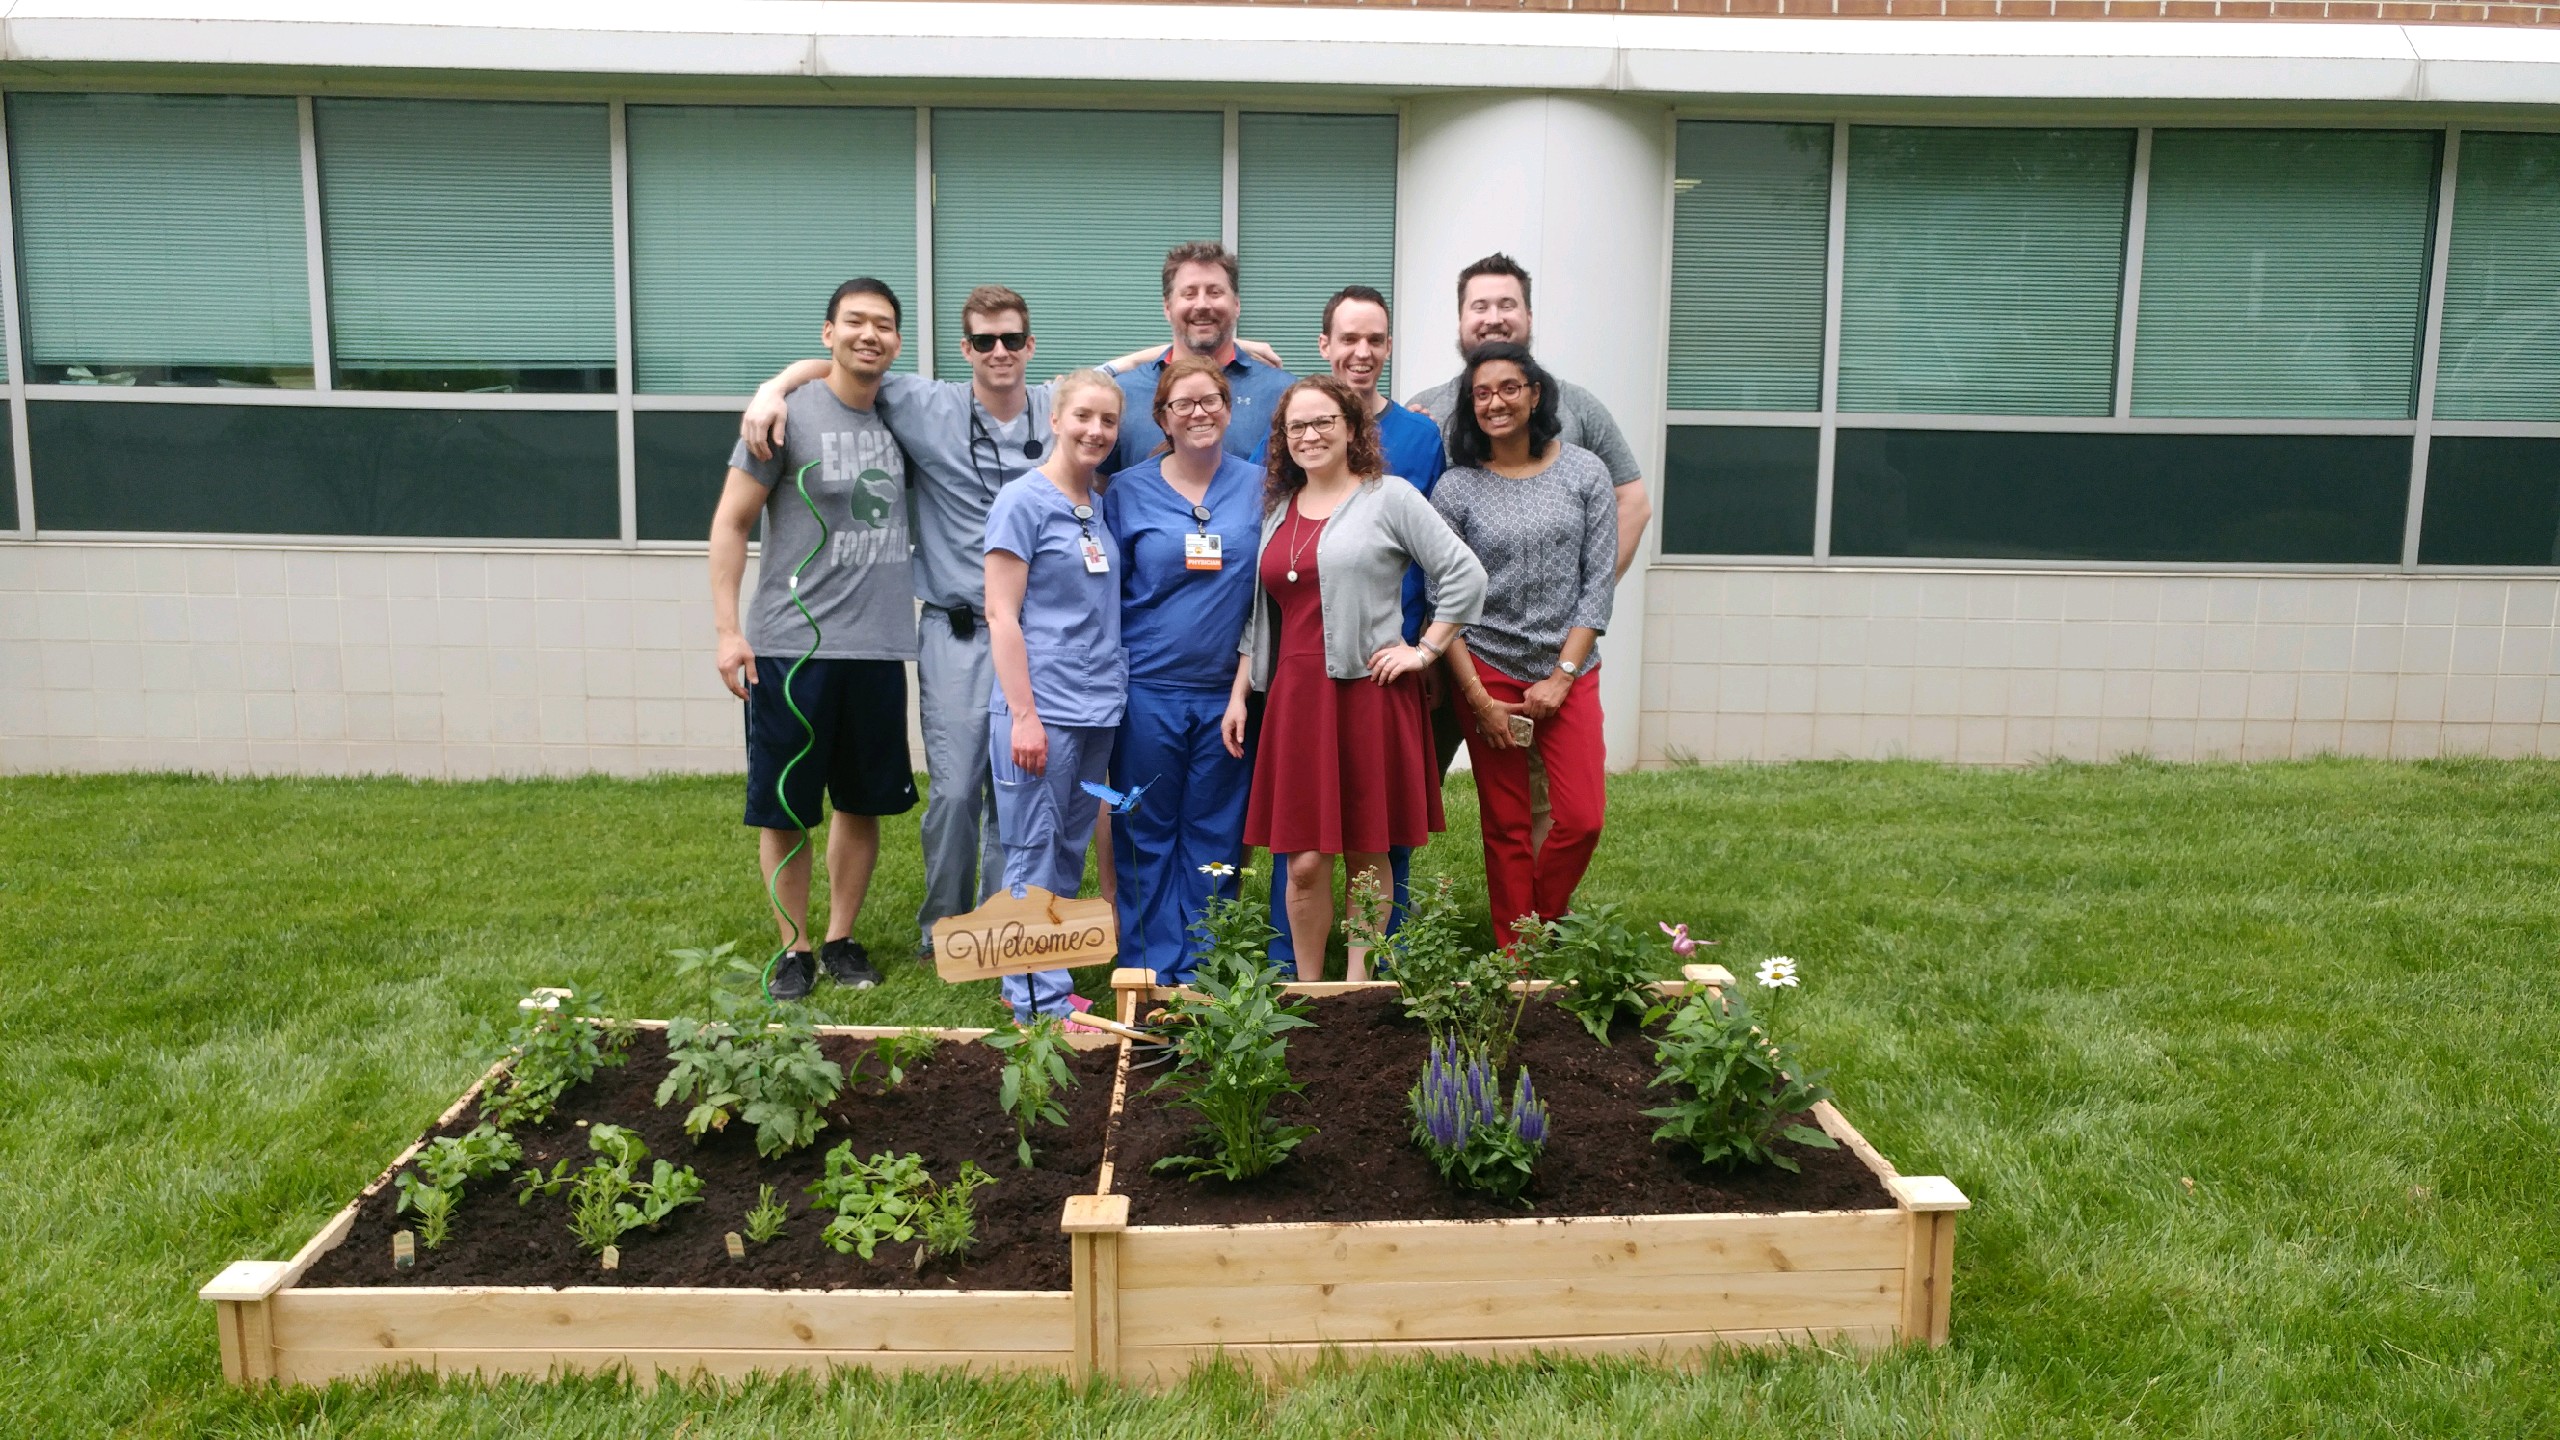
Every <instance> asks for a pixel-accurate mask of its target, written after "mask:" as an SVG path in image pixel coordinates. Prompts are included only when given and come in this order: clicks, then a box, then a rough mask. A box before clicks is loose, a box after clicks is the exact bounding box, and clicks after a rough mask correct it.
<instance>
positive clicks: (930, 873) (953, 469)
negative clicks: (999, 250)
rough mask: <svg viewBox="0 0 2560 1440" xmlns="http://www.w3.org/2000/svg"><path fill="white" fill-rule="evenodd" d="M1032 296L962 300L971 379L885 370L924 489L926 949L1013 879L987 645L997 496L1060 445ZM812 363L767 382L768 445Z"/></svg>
mask: <svg viewBox="0 0 2560 1440" xmlns="http://www.w3.org/2000/svg"><path fill="white" fill-rule="evenodd" d="M1032 349H1033V342H1032V339H1031V306H1030V302H1028V301H1026V300H1024V299H1023V298H1022V297H1021V296H1020V295H1018V294H1016V293H1015V292H1013V291H1012V290H1009V289H1006V288H1005V287H1004V286H1002V285H981V286H979V287H978V288H977V289H975V290H972V291H970V292H969V298H968V299H967V300H966V301H964V302H962V304H961V307H960V353H961V358H962V359H964V360H967V361H968V362H969V373H970V378H969V382H968V383H967V384H965V385H964V384H961V383H959V382H957V381H941V380H927V379H924V378H923V377H921V376H917V375H898V374H892V375H888V376H885V377H883V378H882V380H881V384H880V397H879V400H878V402H877V403H878V408H879V413H880V417H881V418H882V419H883V420H885V421H887V422H888V425H889V433H890V434H892V435H894V436H896V437H897V440H898V448H899V449H901V450H903V451H905V452H906V456H907V474H908V477H909V480H910V482H911V483H910V485H909V487H908V488H909V493H910V494H912V495H913V496H914V497H915V522H914V527H913V528H914V532H915V581H916V598H917V599H918V600H921V601H923V602H924V610H923V614H922V616H921V617H920V618H919V620H918V622H917V624H918V633H917V636H916V709H917V714H918V717H919V719H920V721H921V726H922V729H923V731H924V768H925V775H926V778H927V779H928V780H929V781H930V785H929V787H928V789H927V791H926V794H925V807H924V908H923V909H922V910H921V911H919V912H918V913H917V915H916V922H917V924H918V926H919V927H920V928H921V929H922V931H923V939H922V940H921V941H920V942H919V945H918V952H919V953H920V954H930V953H931V950H932V945H933V939H932V937H933V924H934V922H935V921H937V920H940V919H942V918H944V917H945V916H949V915H959V914H964V913H966V912H968V911H970V910H974V909H976V908H977V907H978V906H979V905H980V904H981V903H983V902H984V901H985V900H986V899H988V898H989V897H990V896H992V895H994V894H995V893H996V891H997V890H998V889H999V888H1001V886H1002V884H1003V881H1004V847H1003V845H1002V843H1001V842H1000V841H999V840H998V838H997V835H996V809H995V775H994V773H993V770H992V761H991V760H990V759H989V752H988V750H987V723H988V721H987V695H988V692H989V691H990V690H992V689H993V688H994V685H995V662H994V660H993V658H992V656H991V655H990V653H989V650H988V646H987V627H986V607H987V582H986V573H987V571H986V545H987V507H988V506H989V505H990V504H992V503H994V501H995V495H996V491H998V490H1000V489H1002V488H1003V487H1004V483H1005V482H1006V481H1008V480H1010V479H1012V478H1013V477H1014V476H1016V475H1019V474H1021V473H1022V472H1023V471H1025V470H1028V469H1030V468H1032V467H1033V466H1035V465H1038V464H1039V463H1040V459H1041V457H1042V456H1044V455H1046V454H1047V453H1048V447H1049V445H1050V443H1051V439H1050V435H1049V387H1048V386H1046V385H1025V384H1024V383H1023V377H1024V375H1025V373H1026V372H1027V371H1028V369H1029V367H1030V361H1031V352H1032ZM827 364H828V362H826V361H824V360H802V361H799V362H796V363H794V364H793V365H791V366H790V367H789V368H787V369H785V370H784V371H783V372H782V373H781V374H779V375H777V376H775V377H774V378H773V379H771V380H768V381H766V382H765V383H764V384H763V385H762V386H760V387H758V388H757V390H756V398H755V403H754V404H753V405H751V406H749V407H748V409H747V413H746V416H745V417H744V419H742V420H741V421H740V422H739V431H740V433H741V435H743V436H744V438H745V440H746V442H747V446H748V448H749V449H750V450H753V451H755V453H757V454H758V455H762V454H763V453H765V449H766V448H767V447H770V446H775V445H779V444H780V443H781V441H782V434H783V399H784V397H785V396H787V395H788V394H789V393H790V392H791V391H792V390H793V389H795V388H797V387H798V386H800V385H803V384H806V383H808V382H809V381H811V380H815V379H819V378H821V377H823V376H824V375H825V374H826V373H827Z"/></svg>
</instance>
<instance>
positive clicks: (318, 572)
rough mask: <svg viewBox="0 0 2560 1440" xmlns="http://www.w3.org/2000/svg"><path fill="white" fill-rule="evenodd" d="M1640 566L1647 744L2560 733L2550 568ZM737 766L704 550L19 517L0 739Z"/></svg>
mask: <svg viewBox="0 0 2560 1440" xmlns="http://www.w3.org/2000/svg"><path fill="white" fill-rule="evenodd" d="M1646 594H1647V603H1648V609H1649V612H1650V613H1649V615H1648V619H1647V623H1646V625H1645V627H1644V651H1645V654H1644V660H1645V673H1644V676H1643V685H1642V695H1643V704H1644V710H1643V714H1642V717H1641V722H1640V725H1639V737H1638V739H1639V755H1640V759H1641V760H1642V762H1643V763H1647V764H1662V763H1666V762H1669V761H1673V760H1677V759H1679V758H1682V757H1694V758H1696V759H1700V760H1743V759H1748V760H1789V759H1806V758H1831V757H1839V756H1892V755H1908V756H1914V757H1920V758H1927V759H1937V760H1950V761H1957V762H1961V763H1966V764H1990V765H2024V764H2032V763H2035V762H2037V761H2039V760H2044V759H2048V758H2053V757H2066V758H2072V759H2082V760H2097V759H2108V758H2113V757H2115V756H2118V755H2123V754H2128V753H2137V752H2138V753H2143V754H2149V755H2152V756H2155V757H2157V758H2160V759H2166V760H2185V759H2207V758H2249V759H2256V758H2263V757H2286V756H2300V755H2311V754H2320V753H2331V752H2335V753H2346V754H2357V755H2377V756H2403V757H2406V756H2423V755H2439V754H2457V753H2478V754H2490V755H2545V756H2560V676H2556V675H2555V669H2554V666H2555V661H2556V660H2560V636H2555V633H2554V622H2555V618H2560V580H2537V579H2470V578H2442V577H2399V576H2385V577H2356V576H2340V577H2329V576H2301V575H2260V576H2242V575H2106V574H2096V573H2072V574H2055V573H2051V572H2041V573H2020V572H1973V573H1949V572H1944V571H1926V572H1919V571H1874V570H1831V571H1812V570H1794V571H1780V570H1767V569H1763V570H1752V569H1742V568H1736V569H1715V568H1708V567H1691V566H1661V567H1656V568H1655V569H1654V570H1653V571H1652V572H1651V574H1650V575H1649V576H1648V581H1647V587H1646ZM910 744H911V745H913V746H915V747H916V748H915V753H916V754H917V755H918V756H919V758H920V757H921V755H922V749H921V745H920V743H919V742H917V741H915V740H914V739H913V737H912V733H911V738H910ZM742 765H743V753H742V750H741V746H740V740H739V721H738V709H737V704H736V702H735V701H733V700H731V699H730V698H729V695H728V693H727V692H726V691H725V690H723V689H721V688H720V684H719V681H718V680H717V678H716V677H714V676H713V674H712V672H711V602H710V599H709V595H708V586H707V583H706V577H705V573H704V564H703V559H702V556H701V555H700V554H699V553H692V554H686V553H671V552H645V551H643V552H633V551H593V552H577V553H551V552H545V553H525V552H519V551H494V552H472V551H408V550H400V551H385V550H380V549H371V550H367V549H327V548H318V547H291V548H284V547H272V546H269V547H258V546H226V545H143V544H131V545H104V544H77V543H68V542H57V541H42V542H38V543H35V544H27V543H23V542H8V541H0V770H8V771H30V770H100V769H145V768H174V769H189V770H203V771H214V772H251V773H320V774H341V773H399V774H406V775H416V776H451V777H457V778H461V777H476V776H487V775H511V774H575V773H584V772H590V771H603V772H607V773H613V774H639V773H646V772H651V771H665V770H691V771H715V772H723V771H734V770H737V769H739V768H741V767H742Z"/></svg>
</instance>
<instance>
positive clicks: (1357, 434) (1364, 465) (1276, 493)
mask: <svg viewBox="0 0 2560 1440" xmlns="http://www.w3.org/2000/svg"><path fill="white" fill-rule="evenodd" d="M1305 390H1312V391H1315V392H1316V393H1317V394H1320V395H1322V396H1324V397H1325V398H1326V399H1328V400H1331V401H1332V402H1333V403H1334V405H1335V406H1336V407H1337V408H1338V409H1340V410H1341V411H1342V418H1343V422H1344V423H1345V424H1347V425H1348V426H1349V427H1350V431H1351V433H1350V434H1349V435H1348V436H1347V437H1346V443H1345V445H1344V454H1343V459H1344V460H1345V461H1346V462H1348V463H1349V465H1350V469H1351V473H1352V474H1353V475H1354V476H1356V477H1358V478H1359V479H1361V480H1371V479H1375V478H1376V477H1378V476H1379V475H1382V474H1385V473H1386V469H1387V462H1386V459H1385V457H1384V456H1383V455H1382V454H1381V453H1380V452H1379V449H1378V419H1377V417H1376V416H1374V415H1371V414H1370V413H1369V407H1368V406H1367V405H1365V404H1362V403H1361V400H1360V397H1359V396H1358V395H1356V394H1354V393H1353V392H1352V389H1351V387H1350V386H1349V385H1346V384H1344V383H1343V382H1341V381H1339V380H1336V379H1335V378H1333V377H1332V376H1330V375H1310V376H1308V377H1307V378H1306V379H1304V380H1301V381H1299V382H1298V383H1297V384H1295V385H1292V386H1290V387H1289V388H1288V389H1286V390H1283V391H1281V392H1280V398H1279V400H1278V401H1277V402H1276V403H1274V404H1273V405H1272V407H1271V444H1270V446H1269V447H1268V453H1269V456H1270V458H1269V460H1268V461H1266V462H1265V463H1266V467H1267V468H1266V469H1265V471H1264V474H1263V480H1262V508H1263V511H1264V513H1266V514H1267V513H1269V512H1270V511H1273V510H1277V509H1279V508H1280V507H1281V506H1283V505H1286V504H1287V503H1289V501H1290V500H1291V499H1293V498H1295V497H1296V495H1297V493H1298V492H1299V491H1301V490H1304V489H1305V488H1307V472H1306V471H1305V470H1304V469H1302V468H1300V466H1299V464H1298V462H1297V459H1296V457H1294V456H1292V455H1291V454H1290V453H1289V402H1290V401H1292V400H1295V399H1296V398H1298V394H1299V392H1301V391H1305Z"/></svg>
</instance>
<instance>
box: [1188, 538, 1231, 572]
mask: <svg viewBox="0 0 2560 1440" xmlns="http://www.w3.org/2000/svg"><path fill="white" fill-rule="evenodd" d="M1226 543H1227V537H1226V536H1224V535H1216V534H1211V535H1203V534H1201V533H1200V532H1198V531H1196V530H1195V531H1192V532H1191V533H1190V534H1187V535H1185V536H1183V537H1182V568H1183V569H1185V570H1219V569H1223V568H1225V566H1226V563H1227V561H1226Z"/></svg>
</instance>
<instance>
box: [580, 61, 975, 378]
mask: <svg viewBox="0 0 2560 1440" xmlns="http://www.w3.org/2000/svg"><path fill="white" fill-rule="evenodd" d="M623 124H624V133H625V137H626V140H627V143H628V144H629V147H630V162H631V327H632V368H633V370H634V371H635V372H636V373H635V374H634V376H633V384H634V386H635V387H636V388H638V389H640V390H642V391H646V392H649V393H652V394H673V395H743V394H745V393H747V392H748V391H751V390H753V389H754V388H755V387H756V384H757V383H758V382H759V381H761V380H763V379H764V378H765V377H767V376H769V375H771V374H772V373H773V372H774V371H776V370H779V369H780V368H782V367H783V366H784V365H787V364H789V363H790V362H792V361H794V360H798V359H801V358H803V357H806V356H814V355H817V354H819V353H821V352H820V348H819V345H818V326H819V324H820V322H821V321H822V320H824V318H825V311H826V308H827V296H828V295H830V294H832V293H833V292H834V290H835V288H836V286H838V285H840V284H842V283H843V282H845V281H847V280H850V279H852V278H853V277H854V276H856V275H870V276H873V277H875V278H877V279H880V280H885V281H887V282H888V284H889V288H891V289H893V290H895V291H897V292H898V298H899V300H900V301H902V302H903V303H904V305H905V307H906V315H907V320H908V324H907V326H906V338H907V348H906V349H905V351H903V352H902V353H901V354H900V355H899V356H898V364H897V368H898V369H900V370H913V369H915V368H916V361H917V358H918V357H917V355H916V353H915V343H916V337H915V324H914V321H915V315H916V301H917V295H916V112H915V111H913V110H911V109H897V110H886V109H881V110H873V109H852V108H830V109H816V108H799V107H786V106H744V105H741V106H728V105H686V106H672V105H634V106H632V107H631V108H630V109H629V110H627V111H625V112H624V114H623ZM812 175H823V176H824V177H826V180H825V183H824V184H815V185H813V184H811V183H809V180H810V177H811V176H812ZM946 333H948V334H950V335H955V336H956V335H957V334H958V333H959V332H958V331H957V330H951V331H948V332H946ZM947 348H948V347H947V346H946V349H947ZM957 363H958V362H957V361H952V362H949V363H947V364H946V366H945V372H946V373H958V371H957V369H956V366H957Z"/></svg>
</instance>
